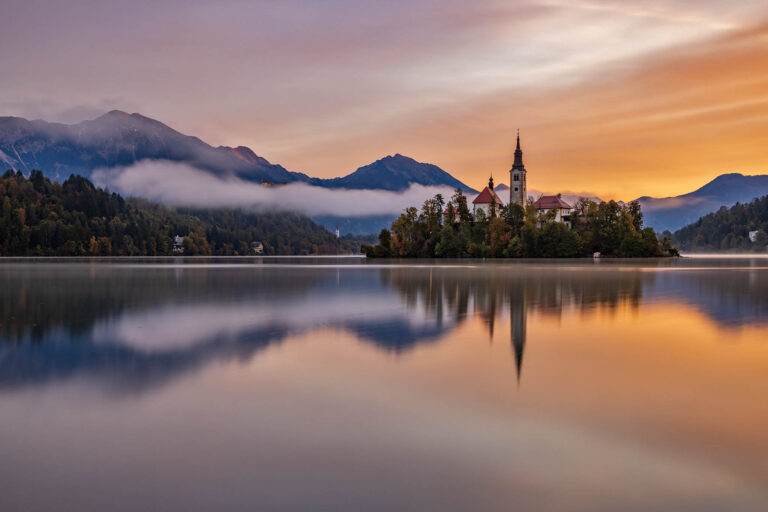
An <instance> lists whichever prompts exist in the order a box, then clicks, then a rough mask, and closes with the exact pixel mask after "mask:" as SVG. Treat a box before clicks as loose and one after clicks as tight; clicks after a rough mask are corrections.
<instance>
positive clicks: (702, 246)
mask: <svg viewBox="0 0 768 512" xmlns="http://www.w3.org/2000/svg"><path fill="white" fill-rule="evenodd" d="M750 233H752V238H750ZM672 239H673V240H674V242H675V243H676V244H679V246H680V248H681V249H682V250H684V251H690V252H766V248H768V196H764V197H761V198H759V199H755V200H754V201H752V202H750V203H736V204H735V205H733V206H731V207H730V208H727V207H725V206H723V207H721V208H720V209H719V210H717V211H716V212H714V213H710V214H709V215H705V216H703V217H701V218H700V219H699V220H697V221H696V222H694V223H692V224H689V225H687V226H685V227H683V228H680V229H679V230H677V231H676V232H675V233H674V234H673V235H672Z"/></svg>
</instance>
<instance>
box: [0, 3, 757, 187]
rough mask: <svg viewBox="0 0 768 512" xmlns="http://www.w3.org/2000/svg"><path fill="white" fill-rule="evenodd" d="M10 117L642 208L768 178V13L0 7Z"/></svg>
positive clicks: (701, 8)
mask: <svg viewBox="0 0 768 512" xmlns="http://www.w3.org/2000/svg"><path fill="white" fill-rule="evenodd" d="M1 1H2V7H3V9H2V11H3V16H2V18H0V115H18V116H22V117H27V118H42V119H46V120H49V121H60V122H67V123H71V122H77V121H81V120H84V119H90V118H94V117H97V116H98V115H100V114H102V113H104V112H106V111H108V110H111V109H120V110H125V111H129V112H140V113H142V114H144V115H146V116H149V117H152V118H155V119H158V120H160V121H162V122H164V123H166V124H168V125H169V126H171V127H173V128H175V129H177V130H179V131H181V132H183V133H187V134H192V135H196V136H198V137H200V138H202V139H203V140H205V141H206V142H208V143H209V144H212V145H220V144H224V145H230V146H238V145H245V146H249V147H250V148H252V149H253V150H254V151H255V152H256V153H257V154H259V155H261V156H264V157H265V158H267V159H268V160H270V161H272V162H275V163H279V164H281V165H283V166H285V167H286V168H288V169H289V170H293V171H302V172H306V173H308V174H310V175H313V176H319V177H333V176H340V175H345V174H348V173H349V172H352V171H353V170H355V169H356V168H357V167H360V166H362V165H366V164H368V163H370V162H372V161H374V160H376V159H378V158H381V157H383V156H386V155H389V154H395V153H401V154H405V155H408V156H410V157H412V158H415V159H417V160H419V161H423V162H430V163H434V164H436V165H439V166H440V167H442V168H443V169H445V170H446V171H448V172H450V173H451V174H453V175H454V176H456V177H457V178H459V179H460V180H462V181H464V182H465V183H467V184H468V185H470V186H473V187H475V188H478V187H481V186H482V185H483V184H484V183H485V182H486V181H487V177H488V175H489V174H490V173H493V174H494V178H495V179H496V181H497V182H508V175H507V174H506V171H508V169H509V167H510V165H511V162H512V152H513V150H514V136H515V133H516V130H517V129H518V128H519V129H520V131H521V137H522V142H523V150H524V152H525V163H526V167H527V169H528V171H529V174H528V183H529V186H530V187H531V188H535V189H538V190H546V191H548V192H564V193H590V194H596V195H599V196H601V197H603V198H608V197H613V198H616V199H624V200H629V199H633V198H635V197H638V196H641V195H652V196H669V195H677V194H681V193H685V192H689V191H691V190H693V189H695V188H698V187H699V186H701V185H703V184H704V183H705V182H707V181H709V180H711V179H712V178H714V177H715V176H717V175H719V174H722V173H724V172H741V173H744V174H763V173H768V149H767V148H768V4H766V3H765V1H764V0H744V1H741V2H733V1H722V0H698V1H694V0H645V1H640V0H637V1H635V0H622V1H619V0H616V1H611V0H608V1H596V0H520V1H509V0H506V1H497V0H474V1H471V2H470V1H456V0H409V1H399V0H388V1H386V2H382V1H380V0H354V1H352V0H311V1H299V0H281V1H279V2H274V1H254V0H241V1H216V2H213V1H202V0H185V1H180V0H168V1H164V2H155V1H146V0H133V1H130V2H128V1H123V0H116V1H110V2H103V1H96V0H69V1H67V2H60V1H56V0H1Z"/></svg>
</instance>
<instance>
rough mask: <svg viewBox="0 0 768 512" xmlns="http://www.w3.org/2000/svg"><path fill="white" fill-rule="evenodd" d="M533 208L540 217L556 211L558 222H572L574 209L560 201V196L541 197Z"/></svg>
mask: <svg viewBox="0 0 768 512" xmlns="http://www.w3.org/2000/svg"><path fill="white" fill-rule="evenodd" d="M533 206H534V208H536V212H537V213H539V214H540V215H541V214H544V213H547V212H549V211H551V210H555V220H556V221H557V222H571V212H572V211H573V207H571V205H569V204H568V203H566V202H565V201H563V200H562V199H560V197H559V196H541V197H540V198H538V199H537V200H536V201H535V202H534V203H533Z"/></svg>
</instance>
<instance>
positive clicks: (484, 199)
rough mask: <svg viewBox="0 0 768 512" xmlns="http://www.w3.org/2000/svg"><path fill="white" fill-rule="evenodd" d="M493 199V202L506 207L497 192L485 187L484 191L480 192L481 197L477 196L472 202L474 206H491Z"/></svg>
mask: <svg viewBox="0 0 768 512" xmlns="http://www.w3.org/2000/svg"><path fill="white" fill-rule="evenodd" d="M491 198H493V201H494V202H495V203H496V204H497V205H498V206H504V203H503V202H502V200H501V199H499V196H497V195H496V192H494V191H493V190H491V189H490V188H488V187H485V188H484V189H483V191H482V192H480V195H479V196H477V197H476V198H475V200H474V201H472V204H491Z"/></svg>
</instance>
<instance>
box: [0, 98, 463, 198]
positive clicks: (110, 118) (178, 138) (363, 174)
mask: <svg viewBox="0 0 768 512" xmlns="http://www.w3.org/2000/svg"><path fill="white" fill-rule="evenodd" d="M141 160H166V161H171V162H180V163H184V164H187V165H190V166H192V167H195V168H197V169H201V170H204V171H208V172H210V173H212V174H214V175H216V176H234V177H238V178H242V179H245V180H249V181H257V182H258V181H262V180H267V181H272V182H295V181H300V182H304V183H308V184H311V185H316V186H319V187H327V188H350V189H358V190H360V189H379V190H393V191H401V190H405V189H407V188H408V187H410V186H411V185H424V186H443V187H450V188H462V189H464V190H467V191H470V192H475V191H474V190H472V189H471V188H470V187H468V186H466V185H465V184H463V183H462V182H460V181H459V180H457V179H456V178H454V177H453V176H451V175H450V174H449V173H447V172H445V171H444V170H442V169H441V168H439V167H438V166H436V165H433V164H428V163H422V162H418V161H416V160H414V159H413V158H411V157H408V156H405V155H403V154H400V153H395V154H394V155H388V156H385V157H383V158H381V159H379V160H377V161H375V162H373V163H371V164H368V165H366V166H363V167H360V168H358V169H357V170H356V171H355V172H353V173H351V174H348V175H346V176H343V177H340V178H333V179H320V178H311V177H309V176H307V175H306V174H303V173H299V172H290V171H288V170H286V169H285V168H284V167H282V166H280V165H277V164H272V163H270V162H269V161H268V160H267V159H266V158H264V157H261V156H259V155H257V154H256V153H255V152H254V151H253V150H251V149H250V148H248V147H246V146H237V147H229V146H219V147H213V146H210V145H209V144H206V143H205V142H203V141H202V140H200V139H198V138H197V137H194V136H189V135H185V134H183V133H181V132H178V131H176V130H174V129H173V128H171V127H169V126H167V125H165V124H163V123H162V122H160V121H157V120H156V119H152V118H150V117H146V116H144V115H142V114H139V113H136V112H134V113H132V114H130V113H128V112H125V111H123V110H110V111H109V112H106V113H105V114H103V115H101V116H99V117H97V118H96V119H91V120H87V121H82V122H80V123H76V124H69V125H67V124H61V123H48V122H46V121H29V120H27V119H23V118H9V117H8V118H0V165H5V166H6V167H12V168H17V169H21V170H23V171H24V172H29V171H30V170H32V169H40V170H42V171H43V173H45V174H46V175H47V176H49V177H51V178H53V179H63V178H66V177H67V176H69V175H70V174H79V175H82V176H86V177H89V176H90V175H91V173H92V172H93V171H94V170H95V169H104V168H111V167H128V166H131V165H133V164H135V163H136V162H138V161H141Z"/></svg>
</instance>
